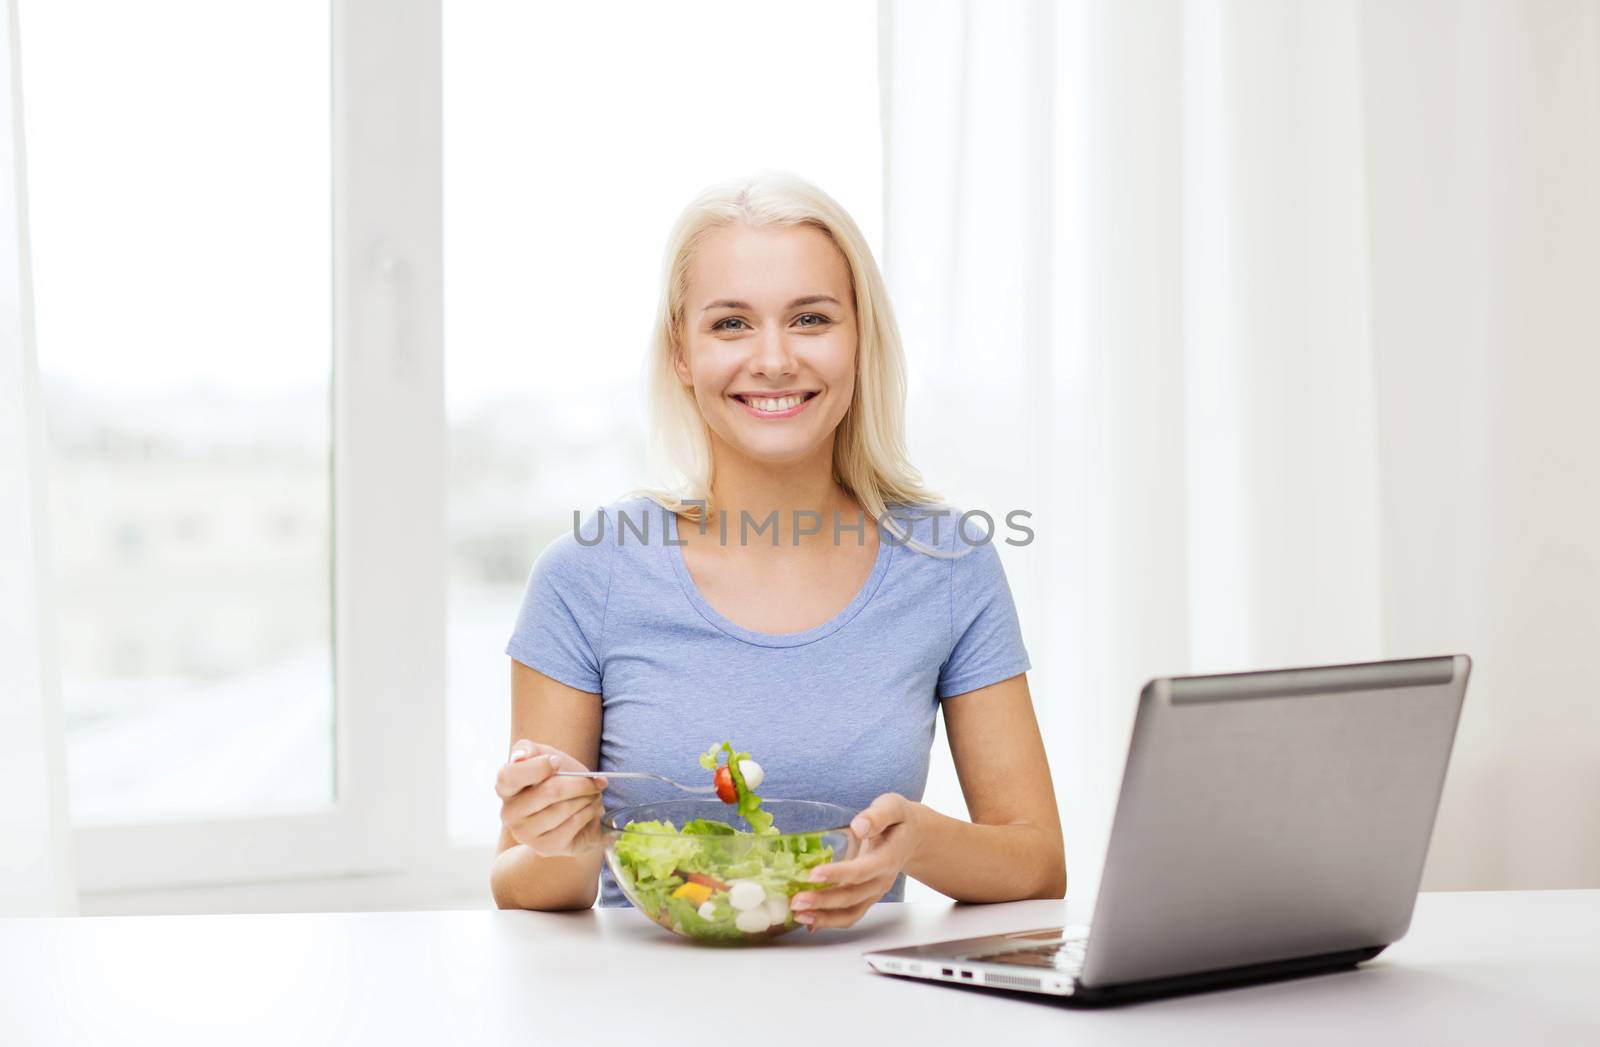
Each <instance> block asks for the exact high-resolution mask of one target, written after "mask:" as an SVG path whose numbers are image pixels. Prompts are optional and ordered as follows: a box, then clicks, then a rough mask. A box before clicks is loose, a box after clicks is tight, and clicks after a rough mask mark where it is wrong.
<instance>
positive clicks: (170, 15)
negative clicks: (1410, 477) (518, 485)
mask: <svg viewBox="0 0 1600 1047" xmlns="http://www.w3.org/2000/svg"><path fill="white" fill-rule="evenodd" d="M19 6H20V12H19V15H20V30H21V40H22V53H23V62H22V68H23V101H24V107H25V110H24V116H25V121H26V133H27V153H28V164H29V170H28V187H29V218H30V224H31V239H32V249H33V266H34V294H35V302H36V321H37V334H38V352H39V360H40V370H41V376H42V381H43V386H44V393H45V408H46V417H47V424H48V429H49V442H50V448H51V450H50V455H51V458H50V466H51V468H50V475H49V488H50V497H51V511H52V530H51V538H52V543H53V550H52V552H53V558H54V561H55V564H56V583H57V584H56V587H55V592H54V602H55V605H56V608H57V612H58V619H57V620H58V626H59V637H60V655H61V671H62V695H63V706H64V710H65V720H66V736H67V749H68V754H67V755H68V777H69V786H70V795H71V805H72V811H73V815H74V816H75V818H77V819H78V820H79V821H82V822H90V823H109V822H130V821H158V820H170V819H178V818H193V817H201V816H213V817H215V816H224V817H226V816H238V815H253V814H263V813H278V812H284V811H292V810H303V809H307V808H314V807H316V806H318V805H323V804H327V803H328V802H329V801H331V800H332V799H333V790H334V777H333V771H334V755H333V754H334V735H333V723H334V718H333V710H334V706H333V682H332V646H331V645H332V640H331V625H332V619H331V600H332V593H331V589H330V569H331V559H330V557H331V541H330V539H331V535H330V530H329V528H330V516H331V502H330V494H329V481H330V471H329V470H330V464H329V463H330V452H331V446H330V442H329V441H330V417H329V406H330V392H331V387H330V373H331V366H332V351H331V342H330V335H329V331H330V316H331V313H330V291H329V280H330V272H331V258H330V255H329V247H328V242H329V227H330V196H329V159H330V154H329V148H328V137H329V130H330V124H329V109H328V107H329V84H330V77H329V67H328V54H329V35H328V23H329V11H328V6H327V3H326V0H320V2H307V0H300V2H296V3H288V4H284V3H272V2H267V0H256V2H253V3H228V4H206V3H199V2H178V0H152V2H148V3H139V4H125V3H119V2H117V0H22V3H21V4H20V5H19ZM196 40H203V41H205V42H206V46H205V47H202V48H196V47H193V46H192V42H193V41H196Z"/></svg>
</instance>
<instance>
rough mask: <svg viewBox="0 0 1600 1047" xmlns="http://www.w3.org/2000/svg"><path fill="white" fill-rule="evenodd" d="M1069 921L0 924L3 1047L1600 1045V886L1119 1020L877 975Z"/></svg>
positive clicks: (455, 918) (1016, 907)
mask: <svg viewBox="0 0 1600 1047" xmlns="http://www.w3.org/2000/svg"><path fill="white" fill-rule="evenodd" d="M1064 910H1065V911H1063V904H1062V903H1061V902H1047V901H1032V902H1016V903H1012V904H1008V905H991V906H965V905H953V904H943V903H906V904H884V905H880V906H877V907H876V908H875V909H874V910H873V911H872V912H871V913H869V915H868V916H867V918H866V919H864V920H863V921H862V922H861V923H860V924H858V925H857V926H856V927H854V928H851V929H850V930H848V931H818V932H816V933H815V934H808V933H806V932H804V931H797V932H795V933H793V934H790V935H788V936H787V937H785V938H782V939H780V940H779V941H778V942H776V943H774V944H773V945H771V946H768V947H765V948H756V949H714V948H705V947H699V946H695V945H693V944H692V943H688V942H685V941H682V940H680V939H678V938H675V937H673V936H671V935H668V934H667V933H665V932H663V931H661V930H660V929H658V928H656V927H655V926H653V925H651V924H649V923H648V922H646V921H645V919H644V918H643V917H642V916H641V915H639V914H638V913H637V912H633V911H630V910H591V911H588V912H582V913H530V912H493V911H461V912H410V913H350V914H344V913H341V914H306V915H287V916H284V915H272V916H145V917H120V918H81V919H59V920H0V1043H4V1044H6V1045H7V1047H10V1045H23V1044H56V1043H62V1044H67V1043H70V1044H100V1043H118V1044H126V1043H140V1044H161V1045H163V1047H165V1045H169V1044H176V1043H190V1042H192V1043H207V1044H237V1043H263V1044H264V1043H273V1044H285V1045H289V1044H293V1045H299V1044H306V1043H341V1044H344V1043H350V1044H360V1043H372V1044H384V1045H389V1044H396V1043H407V1044H409V1043H436V1044H446V1043H450V1044H454V1043H463V1044H502V1043H504V1044H518V1045H533V1044H556V1043H567V1044H574V1045H586V1044H599V1045H607V1047H609V1045H613V1044H615V1045H627V1047H648V1045H651V1044H658V1043H659V1044H680V1043H681V1044H694V1045H696V1047H711V1045H727V1044H730V1043H731V1044H737V1045H739V1047H769V1045H778V1044H788V1043H796V1044H798V1043H804V1044H806V1045H807V1047H834V1045H838V1044H854V1043H862V1042H871V1043H877V1044H883V1045H889V1044H901V1043H907V1042H910V1043H952V1042H961V1041H973V1042H981V1043H984V1044H988V1045H993V1044H1001V1043H1006V1044H1035V1043H1037V1044H1054V1043H1072V1044H1094V1043H1117V1044H1143V1043H1148V1044H1164V1045H1165V1044H1180V1043H1181V1044H1185V1045H1195V1044H1212V1043H1215V1044H1236V1043H1245V1042H1253V1043H1272V1044H1314V1043H1328V1044H1335V1043H1337V1044H1354V1043H1395V1044H1408V1045H1409V1044H1462V1043H1496V1044H1518V1045H1521V1044H1591V1045H1592V1044H1600V891H1547V892H1505V893H1482V894H1478V893H1473V894H1425V895H1423V896H1422V897H1421V899H1419V901H1418V905H1417V914H1416V919H1415V921H1414V922H1413V924H1412V927H1411V931H1410V933H1409V934H1408V935H1407V936H1406V937H1405V938H1404V939H1403V940H1402V941H1400V942H1399V943H1398V944H1396V945H1395V946H1393V947H1392V948H1390V949H1389V950H1388V951H1387V952H1385V953H1384V954H1383V955H1382V956H1380V957H1379V958H1378V959H1377V960H1375V961H1373V962H1372V963H1370V964H1367V965H1365V966H1364V967H1362V968H1361V969H1358V970H1356V971H1352V972H1343V973H1338V974H1331V975H1322V976H1318V977H1314V978H1309V979H1302V980H1299V981H1293V982H1283V983H1277V984H1272V985H1265V986H1257V987H1253V988H1247V989H1235V990H1229V991H1224V992H1213V993H1207V994H1204V995H1198V996H1189V997H1182V998H1177V999H1169V1000H1161V1001H1155V1002H1149V1003H1141V1004H1135V1005H1131V1006H1127V1007H1122V1008H1117V1009H1112V1010H1106V1011H1083V1010H1068V1009H1065V1008H1062V1007H1060V1006H1059V1005H1057V1004H1054V1003H1051V1002H1049V1001H1048V1000H1047V999H1045V998H1043V997H1014V996H1005V995H993V994H989V993H985V992H981V991H964V990H960V989H952V988H945V987H943V986H939V985H934V984H931V983H923V982H915V981H905V980H900V979H895V978H888V977H885V976H883V975H878V974H874V973H872V972H871V971H869V970H868V969H867V967H866V965H865V963H864V962H863V961H862V960H861V958H860V953H861V952H862V951H863V950H865V949H867V948H870V947H879V946H889V945H908V944H913V943H917V942H923V941H930V940H936V939H939V938H949V937H963V936H968V935H974V934H982V933H986V932H990V931H1000V930H1019V929H1023V928H1030V927H1036V926H1044V925H1049V924H1051V923H1052V922H1062V920H1063V917H1065V922H1070V923H1083V922H1087V919H1088V917H1089V913H1088V911H1086V909H1085V907H1084V905H1083V904H1082V903H1079V902H1076V901H1073V902H1069V903H1067V904H1066V905H1065V907H1064Z"/></svg>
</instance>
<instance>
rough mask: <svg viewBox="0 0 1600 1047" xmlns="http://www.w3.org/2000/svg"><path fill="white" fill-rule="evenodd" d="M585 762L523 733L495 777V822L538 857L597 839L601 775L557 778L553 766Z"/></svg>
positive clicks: (579, 767) (575, 849) (584, 847)
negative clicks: (497, 819)
mask: <svg viewBox="0 0 1600 1047" xmlns="http://www.w3.org/2000/svg"><path fill="white" fill-rule="evenodd" d="M588 769H589V768H587V767H585V766H584V765H583V764H581V763H579V762H578V761H577V760H575V759H573V758H572V757H571V756H568V755H567V754H566V753H564V752H562V751H561V750H560V749H557V748H554V747H553V746H549V745H540V744H539V743H538V742H530V741H527V740H526V739H523V740H521V741H518V742H517V743H516V744H515V745H513V746H512V747H511V758H510V759H509V760H507V761H506V764H505V766H504V767H502V768H500V773H499V774H498V775H496V777H495V783H494V791H495V792H496V793H498V794H499V795H500V824H501V825H503V826H505V828H506V831H507V832H509V833H510V834H511V837H512V839H514V840H516V841H517V842H518V843H520V844H523V845H525V846H526V847H527V848H528V849H529V850H530V851H532V852H533V853H534V854H536V855H538V856H539V857H541V858H559V857H567V856H570V855H574V854H581V853H583V852H584V851H589V850H593V849H594V848H596V847H598V846H599V845H600V815H601V812H602V811H603V810H604V807H603V805H602V803H601V800H600V792H601V790H603V789H604V788H605V787H606V780H605V779H604V778H558V777H556V775H555V772H557V771H587V770H588Z"/></svg>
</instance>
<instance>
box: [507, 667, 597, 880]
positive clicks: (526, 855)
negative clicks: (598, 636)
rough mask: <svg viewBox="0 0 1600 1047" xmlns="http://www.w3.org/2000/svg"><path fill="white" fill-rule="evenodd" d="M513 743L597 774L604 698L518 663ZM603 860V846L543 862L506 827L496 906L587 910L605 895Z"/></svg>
mask: <svg viewBox="0 0 1600 1047" xmlns="http://www.w3.org/2000/svg"><path fill="white" fill-rule="evenodd" d="M511 738H512V741H513V742H515V741H516V740H517V739H519V738H527V739H530V740H532V741H536V742H539V743H541V744H542V745H547V746H550V747H552V748H555V749H559V750H561V751H562V752H564V753H566V754H568V755H569V756H571V757H573V758H574V759H576V760H577V761H578V762H580V763H582V764H583V766H584V767H585V768H587V769H590V770H594V769H596V768H595V764H596V762H597V761H598V760H599V758H600V696H599V695H598V694H591V693H589V692H587V691H580V690H578V689H577V688H574V687H568V686H567V685H566V684H564V683H559V682H557V681H555V680H552V679H551V678H550V677H548V676H546V675H544V674H543V673H541V672H538V671H536V670H534V669H530V668H528V667H527V666H526V665H523V664H522V663H521V662H518V661H516V660H515V659H513V660H512V662H511ZM572 780H573V779H562V781H572ZM587 835H589V836H594V835H595V834H593V833H589V834H587ZM589 842H591V843H593V842H594V841H592V840H591V841H589ZM603 857H604V852H603V851H602V850H600V849H599V848H598V847H594V848H592V849H590V850H587V851H585V852H584V853H580V854H573V855H569V856H565V857H559V858H557V857H548V858H544V857H540V856H539V855H536V854H534V853H533V851H531V850H530V849H529V848H528V847H527V846H525V845H524V844H520V843H518V842H517V841H516V840H515V839H513V838H512V836H511V833H510V831H509V830H507V829H505V828H504V827H502V828H501V830H500V843H499V845H498V847H497V848H496V853H495V859H494V864H493V865H492V866H491V868H490V873H489V884H490V887H491V888H492V889H493V891H494V900H495V904H496V905H498V906H499V907H500V908H502V909H587V908H589V907H590V906H591V905H593V904H594V900H595V895H596V894H597V893H598V891H599V878H600V863H601V861H602V860H603Z"/></svg>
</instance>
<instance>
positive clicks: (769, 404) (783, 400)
mask: <svg viewBox="0 0 1600 1047" xmlns="http://www.w3.org/2000/svg"><path fill="white" fill-rule="evenodd" d="M805 399H806V398H805V397H803V396H780V397H777V398H773V397H757V396H747V397H745V398H744V402H745V403H747V404H749V405H750V406H751V407H754V408H755V409H756V410H758V411H787V410H788V409H789V408H791V407H798V406H799V405H800V404H802V403H804V402H805Z"/></svg>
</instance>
